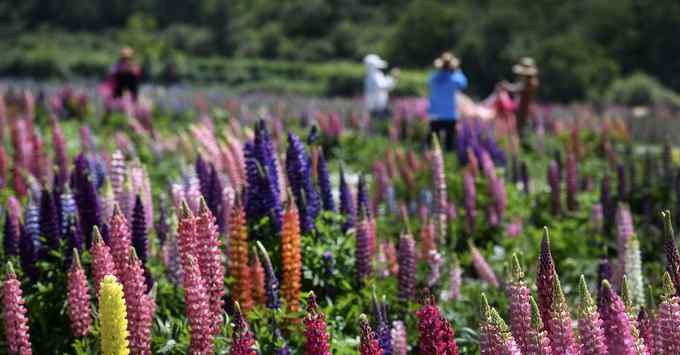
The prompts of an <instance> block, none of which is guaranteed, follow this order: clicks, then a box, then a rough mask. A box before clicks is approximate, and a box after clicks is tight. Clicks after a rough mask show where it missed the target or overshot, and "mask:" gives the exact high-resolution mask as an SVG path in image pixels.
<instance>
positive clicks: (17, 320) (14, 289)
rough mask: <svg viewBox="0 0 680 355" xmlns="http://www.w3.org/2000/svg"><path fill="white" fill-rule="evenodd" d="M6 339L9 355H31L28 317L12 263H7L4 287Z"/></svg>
mask: <svg viewBox="0 0 680 355" xmlns="http://www.w3.org/2000/svg"><path fill="white" fill-rule="evenodd" d="M2 294H3V298H2V301H3V310H4V312H3V313H4V314H3V316H4V326H5V339H6V340H7V350H8V353H9V354H17V355H31V354H32V350H31V341H30V339H29V335H28V332H29V329H28V317H26V306H25V305H24V303H25V302H24V297H23V295H22V292H21V283H20V282H19V280H17V275H16V273H15V272H14V268H13V267H12V264H11V263H7V276H6V277H5V282H4V285H3V287H2Z"/></svg>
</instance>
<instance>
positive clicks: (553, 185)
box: [548, 160, 562, 215]
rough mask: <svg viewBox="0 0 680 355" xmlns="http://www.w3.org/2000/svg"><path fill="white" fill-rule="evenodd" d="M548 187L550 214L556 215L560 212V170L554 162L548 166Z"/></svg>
mask: <svg viewBox="0 0 680 355" xmlns="http://www.w3.org/2000/svg"><path fill="white" fill-rule="evenodd" d="M548 185H550V213H552V214H553V215H558V214H559V213H560V211H561V209H562V208H561V206H560V205H561V202H560V170H559V167H558V166H557V163H556V162H555V161H554V160H551V161H550V164H549V165H548Z"/></svg>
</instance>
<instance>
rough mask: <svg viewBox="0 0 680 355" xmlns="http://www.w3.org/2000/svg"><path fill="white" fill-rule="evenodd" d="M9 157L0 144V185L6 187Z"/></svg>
mask: <svg viewBox="0 0 680 355" xmlns="http://www.w3.org/2000/svg"><path fill="white" fill-rule="evenodd" d="M9 159H10V158H9V157H8V156H7V151H6V150H5V147H3V146H0V187H8V186H9V184H8V180H7V178H8V171H9Z"/></svg>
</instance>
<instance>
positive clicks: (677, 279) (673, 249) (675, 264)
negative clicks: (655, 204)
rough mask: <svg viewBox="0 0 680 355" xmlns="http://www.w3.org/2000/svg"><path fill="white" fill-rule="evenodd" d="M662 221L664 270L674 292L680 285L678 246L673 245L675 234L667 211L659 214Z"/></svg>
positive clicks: (679, 254)
mask: <svg viewBox="0 0 680 355" xmlns="http://www.w3.org/2000/svg"><path fill="white" fill-rule="evenodd" d="M661 216H662V217H663V219H664V249H665V251H666V270H667V271H668V274H670V276H671V280H673V286H674V287H675V290H676V291H677V290H678V286H679V285H680V253H678V246H677V244H676V243H675V233H674V232H673V224H672V222H671V214H670V212H669V211H664V212H661Z"/></svg>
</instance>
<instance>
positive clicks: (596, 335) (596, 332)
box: [578, 275, 608, 355]
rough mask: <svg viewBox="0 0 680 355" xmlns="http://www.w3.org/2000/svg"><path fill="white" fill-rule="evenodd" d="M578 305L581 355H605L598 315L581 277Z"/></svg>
mask: <svg viewBox="0 0 680 355" xmlns="http://www.w3.org/2000/svg"><path fill="white" fill-rule="evenodd" d="M579 291H580V303H579V306H578V331H579V334H580V337H579V339H580V342H581V354H582V355H607V354H608V350H607V344H606V340H605V337H604V328H603V325H602V319H600V313H599V312H598V311H597V306H596V305H595V302H593V299H592V297H591V296H590V292H589V291H588V285H587V284H586V279H585V277H584V276H583V275H581V279H580V281H579Z"/></svg>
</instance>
